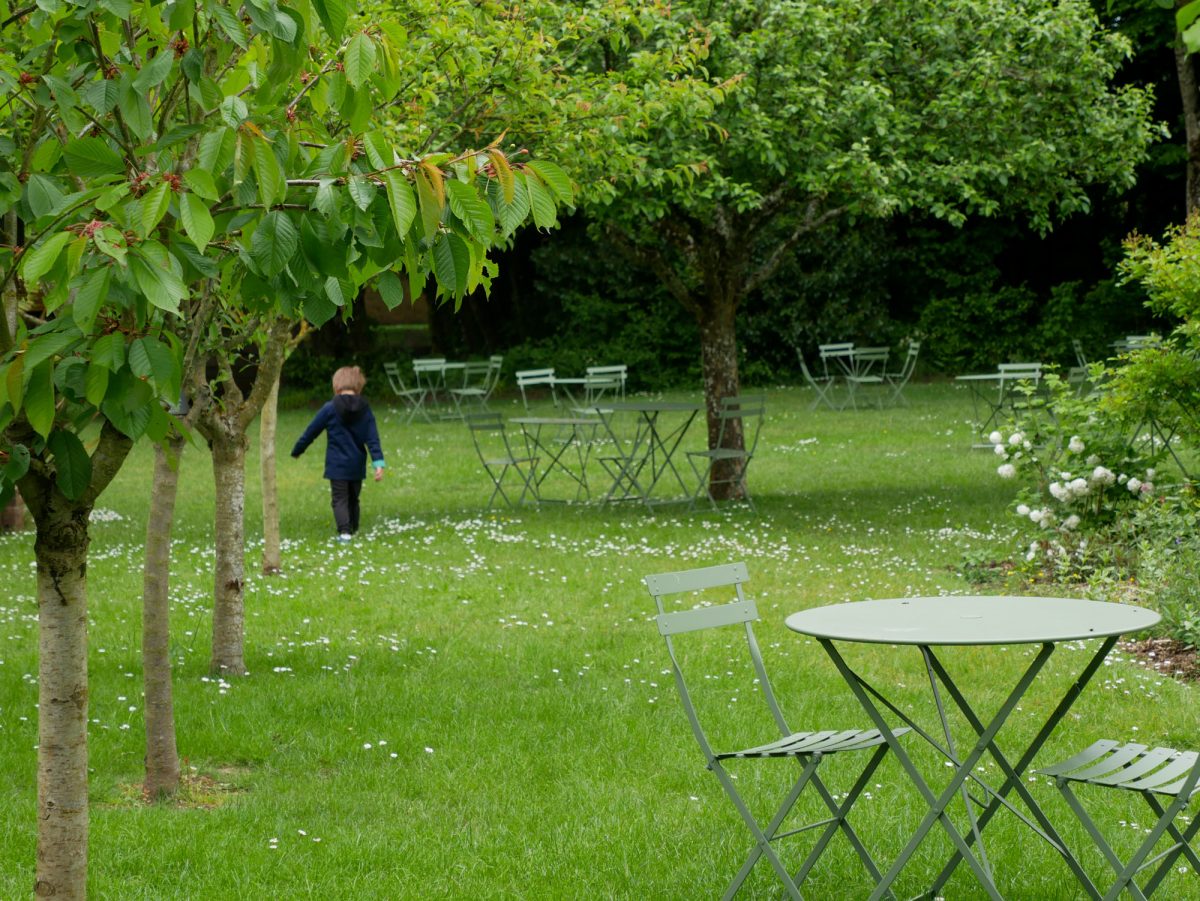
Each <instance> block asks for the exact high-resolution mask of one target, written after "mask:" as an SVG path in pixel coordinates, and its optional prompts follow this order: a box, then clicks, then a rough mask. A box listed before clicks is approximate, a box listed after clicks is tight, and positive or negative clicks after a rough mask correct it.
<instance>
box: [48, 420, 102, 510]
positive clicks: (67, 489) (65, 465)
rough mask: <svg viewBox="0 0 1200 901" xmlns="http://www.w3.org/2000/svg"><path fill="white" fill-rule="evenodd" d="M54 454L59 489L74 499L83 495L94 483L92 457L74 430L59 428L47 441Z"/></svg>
mask: <svg viewBox="0 0 1200 901" xmlns="http://www.w3.org/2000/svg"><path fill="white" fill-rule="evenodd" d="M46 444H47V446H48V447H49V448H50V453H52V454H54V470H55V476H54V481H55V482H56V483H57V485H58V490H59V491H61V492H62V493H63V495H64V496H65V497H66V498H67V499H68V500H72V501H76V500H79V498H81V497H83V494H84V492H85V491H87V489H88V486H89V485H91V484H92V459H91V457H89V456H88V455H87V451H86V450H84V448H83V442H81V441H80V440H79V439H78V438H77V437H76V436H75V434H74V433H73V432H66V431H63V430H62V429H57V430H56V431H55V432H54V434H52V435H51V436H50V440H49V441H47V442H46Z"/></svg>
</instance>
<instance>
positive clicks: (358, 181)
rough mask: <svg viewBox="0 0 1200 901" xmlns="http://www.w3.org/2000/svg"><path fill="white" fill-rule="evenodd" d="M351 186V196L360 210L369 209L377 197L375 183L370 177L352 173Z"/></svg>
mask: <svg viewBox="0 0 1200 901" xmlns="http://www.w3.org/2000/svg"><path fill="white" fill-rule="evenodd" d="M349 187H350V197H351V198H352V199H353V200H354V203H355V205H356V206H357V207H358V208H359V209H360V210H365V209H367V208H368V207H369V206H370V205H371V201H372V200H374V199H375V185H374V184H372V183H371V180H370V179H369V178H365V177H363V176H361V175H351V176H350V184H349Z"/></svg>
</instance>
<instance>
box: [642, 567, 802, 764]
mask: <svg viewBox="0 0 1200 901" xmlns="http://www.w3.org/2000/svg"><path fill="white" fill-rule="evenodd" d="M749 578H750V574H749V572H748V570H747V569H746V564H745V563H726V564H723V565H720V566H706V567H703V568H700V569H689V570H682V571H680V572H671V573H659V574H657V575H652V576H645V577H644V578H643V580H642V581H643V582H644V583H645V585H646V588H647V590H648V591H649V592H650V595H651V596H652V597H653V598H654V603H655V606H656V607H657V608H658V616H656V617H655V622H656V623H657V625H658V634H659V635H661V636H662V637H663V640H664V641H665V642H666V644H667V654H668V655H669V656H670V658H671V670H672V672H673V674H674V676H675V685H676V686H677V687H678V689H679V697H680V700H681V701H682V702H683V709H684V712H685V713H686V714H687V718H688V722H689V723H690V724H691V726H692V732H693V734H694V735H695V736H696V741H697V742H698V743H699V744H700V747H701V749H703V751H704V754H705V756H706V757H707V758H708V759H709V760H710V761H711V760H712V759H713V756H714V755H713V750H712V746H711V745H710V744H709V741H708V736H707V735H706V734H705V731H704V728H703V726H701V724H700V717H699V715H698V713H697V711H696V705H695V703H694V702H693V700H692V696H691V693H690V692H689V691H688V685H687V680H686V678H685V677H684V673H683V667H682V666H681V665H680V655H679V653H678V652H677V651H676V648H675V636H678V635H683V634H685V633H689V632H698V631H701V630H703V629H716V628H721V627H724V626H738V625H740V626H742V627H743V630H744V632H745V639H746V646H747V649H748V651H749V653H750V658H751V661H752V662H753V664H754V670H755V675H757V676H758V683H759V687H760V688H761V689H762V692H763V696H764V697H765V698H766V702H767V705H768V707H770V709H771V714H772V716H773V717H774V719H775V724H776V725H777V726H778V727H779V730H780V734H781V735H788V734H790V730H789V729H788V726H787V721H786V720H785V719H784V717H783V712H782V711H781V710H780V708H779V703H778V701H776V699H775V693H774V691H773V690H772V689H771V682H770V679H769V678H768V677H767V670H766V666H765V665H764V664H763V659H762V653H761V652H760V651H759V648H758V642H757V640H756V639H755V637H754V629H753V626H752V623H753V622H754V621H755V620H757V619H758V609H757V607H756V606H755V604H754V601H753V600H751V599H749V598H747V597H746V595H745V593H744V591H743V589H742V586H743V585H744V584H745V583H746V582H747V581H749ZM719 588H724V589H729V588H732V589H733V591H734V594H735V596H736V600H734V601H732V602H727V603H723V604H718V605H706V606H694V607H692V608H691V609H690V610H672V611H668V610H667V608H666V604H665V600H664V599H665V598H667V597H669V596H671V595H676V594H682V593H685V592H704V591H712V590H714V589H719ZM726 597H727V598H728V594H726Z"/></svg>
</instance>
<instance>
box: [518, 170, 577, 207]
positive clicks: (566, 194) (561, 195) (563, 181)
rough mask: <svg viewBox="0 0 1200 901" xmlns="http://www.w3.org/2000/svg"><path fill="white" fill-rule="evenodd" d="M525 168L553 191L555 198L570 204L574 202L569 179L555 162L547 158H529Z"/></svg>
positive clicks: (573, 193) (573, 192)
mask: <svg viewBox="0 0 1200 901" xmlns="http://www.w3.org/2000/svg"><path fill="white" fill-rule="evenodd" d="M525 168H526V169H528V170H529V171H530V172H532V173H533V174H534V175H536V176H537V177H538V178H539V179H541V180H542V182H543V183H544V184H545V185H546V187H548V188H549V189H550V190H551V191H552V192H553V193H554V197H555V199H556V200H557V201H558V202H559V203H562V204H565V205H567V206H570V205H571V204H572V203H574V202H575V191H574V189H573V188H572V187H571V179H570V178H568V177H567V173H566V172H564V171H563V170H562V169H561V168H559V166H558V165H557V164H556V163H551V162H549V161H548V160H530V161H529V162H528V163H526V164H525Z"/></svg>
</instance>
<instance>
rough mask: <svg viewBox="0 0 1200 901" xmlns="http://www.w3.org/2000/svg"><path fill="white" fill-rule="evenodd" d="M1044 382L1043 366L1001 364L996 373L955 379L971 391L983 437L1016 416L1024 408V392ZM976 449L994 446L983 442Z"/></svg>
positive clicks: (974, 374) (983, 373)
mask: <svg viewBox="0 0 1200 901" xmlns="http://www.w3.org/2000/svg"><path fill="white" fill-rule="evenodd" d="M1041 380H1042V364H1041V363H1001V364H1000V365H999V366H997V367H996V371H995V372H980V373H973V374H971V375H959V376H955V378H954V381H956V382H959V383H961V384H964V385H966V386H967V387H968V388H970V389H971V405H972V408H973V409H974V412H975V421H976V422H977V423H978V424H979V434H980V435H981V436H985V435H987V434H988V433H989V432H991V431H992V430H993V429H994V428H996V427H997V426H1001V425H1003V424H1004V419H1005V418H1006V417H1007V416H1009V415H1014V414H1015V413H1016V412H1017V411H1018V410H1019V409H1020V407H1021V404H1022V402H1023V399H1024V392H1025V391H1027V390H1028V389H1031V388H1033V389H1036V387H1037V386H1038V385H1039V384H1041ZM975 446H976V447H984V448H990V447H991V446H992V445H991V444H990V443H987V442H984V441H981V442H979V443H977V444H976V445H975Z"/></svg>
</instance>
